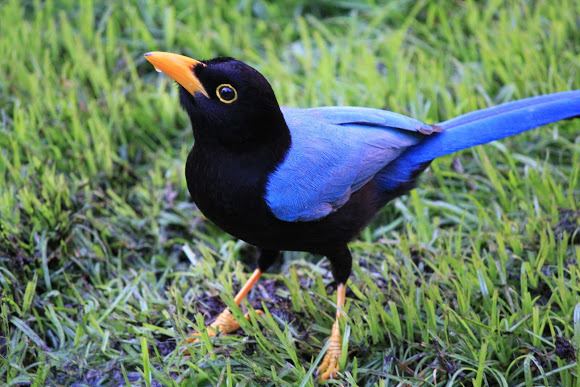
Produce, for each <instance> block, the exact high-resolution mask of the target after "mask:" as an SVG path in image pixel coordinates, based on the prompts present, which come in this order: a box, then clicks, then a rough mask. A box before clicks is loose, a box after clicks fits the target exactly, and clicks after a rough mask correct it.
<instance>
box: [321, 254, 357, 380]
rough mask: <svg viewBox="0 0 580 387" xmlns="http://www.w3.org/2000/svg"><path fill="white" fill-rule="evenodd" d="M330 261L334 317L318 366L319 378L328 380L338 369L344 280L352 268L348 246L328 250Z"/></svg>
mask: <svg viewBox="0 0 580 387" xmlns="http://www.w3.org/2000/svg"><path fill="white" fill-rule="evenodd" d="M326 256H327V257H328V259H329V260H330V262H331V263H332V276H333V277H334V279H335V281H336V283H338V288H337V289H336V319H335V320H334V324H332V331H331V332H330V338H329V339H328V343H329V345H328V350H327V351H326V354H325V356H324V359H322V363H321V364H320V367H318V375H320V376H319V377H320V380H321V381H324V380H328V379H333V378H335V377H336V375H337V374H338V371H339V364H338V363H339V361H340V356H341V354H342V336H341V334H340V320H341V319H342V318H344V311H343V308H344V302H345V298H346V281H347V280H348V277H349V276H350V272H351V269H352V256H351V255H350V251H349V250H348V247H347V246H346V245H345V246H342V247H338V248H337V249H334V250H332V251H329V254H327V255H326Z"/></svg>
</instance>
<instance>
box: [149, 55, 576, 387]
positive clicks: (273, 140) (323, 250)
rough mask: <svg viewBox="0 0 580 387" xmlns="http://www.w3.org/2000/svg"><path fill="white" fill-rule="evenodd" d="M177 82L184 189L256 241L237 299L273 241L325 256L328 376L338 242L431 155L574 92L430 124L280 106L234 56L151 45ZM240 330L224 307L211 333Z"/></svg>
mask: <svg viewBox="0 0 580 387" xmlns="http://www.w3.org/2000/svg"><path fill="white" fill-rule="evenodd" d="M145 57H146V59H147V60H148V61H149V62H151V63H152V64H153V66H155V68H156V69H157V70H158V71H162V72H164V73H165V74H167V75H168V76H169V77H171V78H172V79H174V80H175V81H176V82H177V83H178V84H179V85H180V93H179V96H180V102H181V105H182V106H183V107H184V109H185V110H186V111H187V113H188V115H189V118H190V119H191V124H192V127H193V135H194V138H195V144H194V146H193V149H192V150H191V152H190V153H189V156H188V158H187V164H186V168H185V176H186V179H187V186H188V189H189V192H190V194H191V196H192V198H193V200H194V201H195V203H196V204H197V206H198V207H199V209H200V210H201V211H202V212H203V214H204V215H205V216H206V217H207V218H209V219H210V220H212V221H213V222H215V223H216V224H217V225H219V226H220V227H221V228H223V229H224V230H225V231H227V232H228V233H230V234H232V235H234V236H235V237H237V238H240V239H242V240H244V241H246V242H248V243H250V244H252V245H255V246H257V247H259V249H260V252H261V253H260V256H259V260H258V268H257V269H256V270H255V271H254V273H253V274H252V276H251V277H250V279H249V280H248V282H247V283H246V284H245V285H244V286H243V288H242V289H241V290H240V292H239V293H238V294H237V295H236V297H235V302H236V304H240V302H241V301H242V300H243V299H244V297H245V296H246V295H247V294H248V292H249V291H250V290H251V289H252V287H253V286H254V285H255V284H256V282H257V281H258V279H259V278H260V276H261V275H262V273H263V272H264V271H266V270H267V269H268V267H269V266H270V265H271V264H272V263H273V262H274V261H275V260H276V258H277V257H278V256H279V252H280V251H281V250H294V251H307V252H311V253H314V254H320V255H325V256H326V257H327V258H328V259H329V260H330V262H331V264H332V274H333V276H334V279H335V280H336V282H337V284H338V290H337V302H336V321H335V323H334V324H333V327H332V333H331V336H330V339H329V340H330V343H329V347H328V350H327V353H326V354H325V357H324V359H323V361H322V364H321V366H320V368H319V373H320V377H321V379H328V378H332V377H334V376H336V373H337V372H338V359H339V358H340V353H341V342H342V340H341V335H340V328H339V323H338V320H339V318H340V317H341V315H342V308H343V305H344V302H345V291H346V287H345V284H346V281H347V279H348V277H349V275H350V272H351V265H352V257H351V254H350V252H349V249H348V247H347V244H348V242H349V241H350V240H352V239H353V238H354V237H355V236H356V235H357V234H358V233H359V232H360V231H361V229H362V228H363V227H365V225H367V224H368V223H369V221H370V220H371V219H372V217H373V216H374V215H375V214H376V213H377V211H378V210H380V209H381V207H383V206H384V205H385V204H386V203H387V202H389V201H390V200H391V199H393V198H396V197H397V196H399V195H402V194H404V193H406V192H407V191H409V190H410V189H411V188H413V186H414V185H415V182H416V180H417V177H418V176H419V174H420V173H421V172H423V171H424V170H425V168H427V166H428V165H429V164H430V163H431V162H432V161H433V160H434V159H435V158H437V157H440V156H444V155H447V154H450V153H453V152H456V151H459V150H461V149H466V148H469V147H472V146H475V145H479V144H484V143H487V142H490V141H494V140H498V139H501V138H504V137H507V136H512V135H515V134H518V133H521V132H524V131H526V130H529V129H533V128H536V127H538V126H542V125H546V124H549V123H551V122H555V121H558V120H563V119H569V118H573V117H577V116H579V115H580V90H575V91H566V92H561V93H555V94H549V95H543V96H539V97H533V98H527V99H523V100H519V101H515V102H509V103H505V104H503V105H499V106H495V107H491V108H487V109H483V110H479V111H475V112H472V113H468V114H465V115H462V116H460V117H457V118H454V119H451V120H449V121H445V122H442V123H439V124H436V125H429V124H425V123H423V122H421V121H418V120H416V119H413V118H410V117H406V116H404V115H401V114H398V113H393V112H389V111H385V110H379V109H371V108H364V107H319V108H312V109H295V108H281V107H280V106H279V105H278V101H277V100H276V96H275V94H274V91H273V90H272V87H271V86H270V84H269V83H268V81H267V80H266V78H264V76H263V75H262V74H260V73H259V72H258V71H257V70H255V69H254V68H252V67H250V66H249V65H247V64H245V63H243V62H241V61H238V60H235V59H233V58H216V59H211V60H205V61H197V60H194V59H191V58H188V57H185V56H181V55H176V54H171V53H165V52H150V53H147V54H145ZM238 327H239V325H238V323H237V322H236V321H235V320H234V318H233V317H232V315H231V313H230V312H229V311H228V310H227V309H226V310H224V311H223V312H222V313H221V314H220V315H219V316H218V317H217V319H216V320H215V321H214V322H213V323H212V324H211V325H210V326H209V327H208V328H207V329H208V334H210V335H211V336H213V335H215V334H217V333H218V332H221V333H228V332H232V331H234V330H236V329H237V328H238Z"/></svg>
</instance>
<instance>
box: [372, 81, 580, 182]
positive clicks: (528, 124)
mask: <svg viewBox="0 0 580 387" xmlns="http://www.w3.org/2000/svg"><path fill="white" fill-rule="evenodd" d="M579 115H580V90H575V91H565V92H561V93H554V94H548V95H543V96H539V97H533V98H526V99H523V100H519V101H515V102H509V103H505V104H502V105H499V106H495V107H491V108H487V109H482V110H478V111H475V112H471V113H467V114H464V115H462V116H459V117H456V118H453V119H451V120H448V121H445V122H442V123H441V124H438V125H437V126H438V127H440V128H442V129H443V132H442V133H436V134H433V135H432V136H430V137H426V138H425V140H423V141H422V142H421V143H420V144H418V145H416V146H414V147H411V148H409V149H408V150H407V151H406V152H405V153H404V154H403V155H401V157H399V158H398V159H397V160H395V161H394V162H393V163H391V164H389V165H388V166H387V167H386V168H385V169H384V170H382V171H381V172H380V173H379V174H378V175H377V177H376V178H377V181H378V182H379V185H380V186H381V187H383V188H384V189H385V190H394V189H397V188H398V187H400V186H401V185H402V184H405V183H407V182H408V181H409V180H410V179H412V176H413V173H414V172H415V171H416V170H417V169H418V168H420V167H421V165H424V164H425V163H427V162H430V161H432V160H434V159H435V158H437V157H441V156H445V155H448V154H451V153H454V152H457V151H460V150H462V149H467V148H470V147H472V146H476V145H481V144H485V143H488V142H491V141H495V140H500V139H502V138H505V137H509V136H513V135H516V134H519V133H522V132H524V131H526V130H530V129H534V128H537V127H538V126H542V125H546V124H549V123H552V122H556V121H560V120H564V119H567V118H572V117H576V116H579Z"/></svg>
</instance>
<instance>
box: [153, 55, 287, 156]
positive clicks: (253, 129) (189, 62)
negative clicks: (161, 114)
mask: <svg viewBox="0 0 580 387" xmlns="http://www.w3.org/2000/svg"><path fill="white" fill-rule="evenodd" d="M145 57H146V59H147V60H149V61H150V62H151V63H152V64H153V65H154V66H155V67H156V68H157V69H158V70H160V71H163V72H164V73H166V74H167V75H168V76H169V77H171V78H173V79H174V80H175V81H176V82H177V83H178V84H179V85H180V101H181V105H182V106H183V108H184V109H185V110H186V111H187V113H188V114H189V117H190V119H191V123H192V126H193V131H194V136H195V139H196V142H197V143H200V144H203V143H214V144H216V143H217V144H221V145H223V146H225V147H227V148H233V149H247V150H251V149H252V148H254V147H256V146H261V145H264V144H270V143H272V142H273V141H276V140H278V139H280V138H283V137H284V136H286V135H287V132H288V129H287V127H286V123H285V121H284V117H283V115H282V112H281V111H280V107H279V105H278V101H277V100H276V96H275V95H274V91H273V90H272V87H271V86H270V84H269V83H268V81H267V80H266V78H264V76H263V75H262V74H260V73H259V72H258V71H257V70H255V69H254V68H252V67H251V66H249V65H247V64H245V63H243V62H240V61H238V60H236V59H233V58H215V59H211V60H207V61H196V60H194V59H191V58H188V57H184V56H181V55H176V54H170V53H162V52H152V53H148V54H146V56H145Z"/></svg>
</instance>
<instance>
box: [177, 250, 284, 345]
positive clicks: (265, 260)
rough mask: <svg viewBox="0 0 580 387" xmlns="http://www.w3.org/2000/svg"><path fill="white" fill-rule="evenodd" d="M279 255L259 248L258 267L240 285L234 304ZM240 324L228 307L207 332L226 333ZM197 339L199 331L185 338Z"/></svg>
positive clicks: (240, 301) (277, 252)
mask: <svg viewBox="0 0 580 387" xmlns="http://www.w3.org/2000/svg"><path fill="white" fill-rule="evenodd" d="M279 256H280V252H279V251H276V250H267V249H260V257H259V258H258V268H257V269H256V270H254V273H252V276H251V277H250V279H248V281H247V282H246V283H245V284H244V286H242V288H241V289H240V291H239V292H238V294H236V297H235V298H234V302H235V303H236V305H240V304H241V303H242V301H243V300H244V298H246V296H247V295H248V293H249V292H250V290H252V288H253V287H254V285H256V283H257V282H258V280H259V279H260V277H261V276H262V273H264V272H265V271H266V270H268V268H269V267H270V266H271V265H272V263H274V261H276V259H277V258H278V257H279ZM256 313H257V314H262V313H263V312H262V311H261V310H257V311H256ZM245 317H246V319H249V317H250V316H249V314H248V313H246V316H245ZM239 327H240V324H239V323H238V322H237V321H236V319H235V318H234V316H233V315H232V312H230V310H229V309H228V308H225V309H224V310H223V311H222V312H221V313H220V314H219V315H218V316H217V317H216V319H215V321H214V322H212V323H211V324H210V325H209V326H208V327H207V334H208V336H210V337H213V336H215V335H217V334H218V333H222V334H227V333H231V332H234V331H236V330H238V328H239ZM198 340H199V332H196V333H193V334H192V335H191V336H190V337H188V338H187V342H188V343H195V342H197V341H198Z"/></svg>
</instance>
